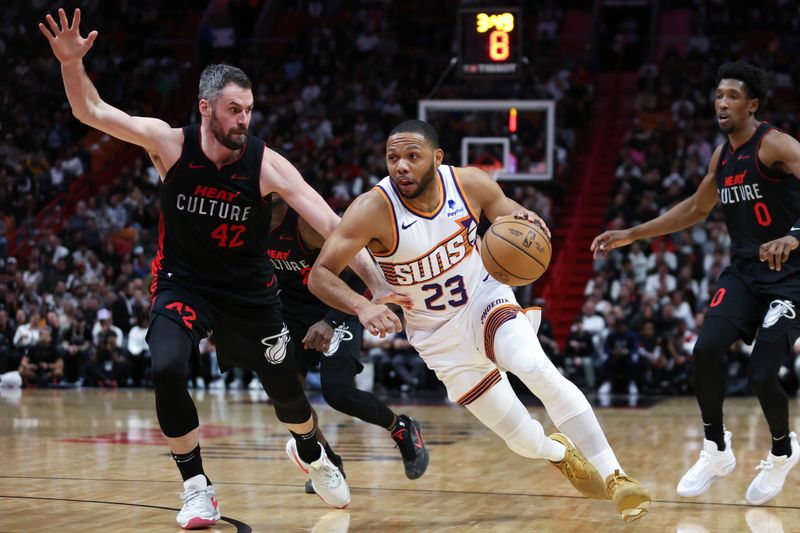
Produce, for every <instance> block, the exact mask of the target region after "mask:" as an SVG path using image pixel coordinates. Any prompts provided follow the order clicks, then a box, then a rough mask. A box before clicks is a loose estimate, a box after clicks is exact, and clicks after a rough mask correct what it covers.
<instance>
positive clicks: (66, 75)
mask: <svg viewBox="0 0 800 533" xmlns="http://www.w3.org/2000/svg"><path fill="white" fill-rule="evenodd" d="M58 18H59V20H58V22H56V20H55V19H54V18H53V17H52V16H51V15H49V14H48V15H47V16H46V17H45V21H46V22H47V25H45V24H43V23H41V22H40V23H39V30H40V31H41V32H42V34H43V35H44V36H45V37H46V38H47V41H48V42H49V43H50V48H52V50H53V55H55V56H56V59H58V60H59V62H60V63H61V76H62V78H63V79H64V89H65V90H66V93H67V99H68V100H69V105H70V107H71V108H72V113H73V114H74V115H75V118H77V119H78V120H80V121H81V122H83V123H84V124H86V125H88V126H91V127H93V128H96V129H98V130H100V131H103V132H105V133H108V134H109V135H111V136H112V137H116V138H117V139H121V140H123V141H126V142H129V143H133V144H136V145H139V146H141V147H143V148H144V149H146V150H147V151H148V152H150V153H151V154H154V155H156V156H159V157H162V156H163V154H161V153H160V150H159V147H160V145H162V144H163V143H165V142H169V140H171V139H172V138H174V139H177V140H178V141H179V142H180V141H182V133H181V132H180V130H174V129H173V128H171V127H170V126H169V124H167V123H166V122H164V121H163V120H158V119H154V118H146V117H132V116H130V115H129V114H127V113H125V112H124V111H122V110H120V109H117V108H115V107H113V106H111V105H109V104H107V103H106V102H104V101H103V100H102V99H101V98H100V95H99V94H98V92H97V89H96V88H95V86H94V84H93V83H92V81H91V80H90V79H89V77H88V76H87V75H86V71H85V70H84V68H83V57H84V56H85V55H86V53H87V52H88V51H89V50H90V49H91V47H92V45H93V44H94V41H95V39H96V38H97V30H94V31H91V32H89V34H88V35H87V36H86V38H84V37H81V34H80V22H81V10H80V9H76V10H75V13H74V15H73V17H72V24H71V25H70V24H69V21H68V20H67V14H66V13H65V12H64V9H59V10H58ZM178 146H180V145H178ZM179 155H180V150H178V153H177V154H174V158H175V159H177V157H178V156H179ZM164 163H165V166H166V167H167V168H168V167H169V166H171V163H174V161H165V162H164Z"/></svg>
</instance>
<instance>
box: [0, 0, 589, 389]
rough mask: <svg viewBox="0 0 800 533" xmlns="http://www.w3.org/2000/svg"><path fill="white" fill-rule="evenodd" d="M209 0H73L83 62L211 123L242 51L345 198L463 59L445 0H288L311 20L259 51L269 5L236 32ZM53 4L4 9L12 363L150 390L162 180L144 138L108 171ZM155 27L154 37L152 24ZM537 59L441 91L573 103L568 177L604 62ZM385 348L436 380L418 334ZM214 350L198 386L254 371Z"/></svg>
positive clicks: (551, 18)
mask: <svg viewBox="0 0 800 533" xmlns="http://www.w3.org/2000/svg"><path fill="white" fill-rule="evenodd" d="M68 4H69V3H68ZM195 4H196V3H195V2H190V1H188V0H187V1H179V2H169V3H162V2H147V3H145V4H143V5H139V4H138V3H137V4H136V5H133V4H130V3H114V2H112V3H108V2H93V1H89V0H85V1H78V2H72V3H71V4H69V5H66V6H65V7H66V8H67V9H68V11H71V9H72V8H73V7H82V9H83V17H82V19H83V22H82V27H83V29H84V31H87V28H88V29H94V28H97V29H99V30H100V37H99V38H98V39H97V41H96V43H95V45H94V47H93V49H92V50H91V51H90V53H89V54H88V55H87V57H86V58H85V61H84V63H85V67H86V70H87V73H88V75H89V76H90V78H91V79H92V81H93V82H94V83H95V84H96V85H97V87H98V92H99V94H100V95H101V96H102V98H103V99H105V100H106V101H108V102H109V103H111V104H112V105H115V106H118V107H120V108H122V109H123V110H125V111H126V112H128V113H130V114H133V115H143V116H157V117H160V118H163V119H165V120H167V121H169V122H170V123H172V124H173V125H175V126H180V125H183V124H186V123H196V122H199V116H198V113H197V109H196V107H197V106H196V79H197V76H198V74H199V71H200V70H201V68H202V66H204V65H205V64H207V63H209V62H225V61H227V62H235V64H237V66H240V67H241V68H242V69H243V70H244V71H245V72H246V73H247V74H248V75H249V76H250V78H251V79H252V81H253V93H254V97H255V110H254V112H253V116H252V121H251V127H250V129H251V133H253V134H254V135H256V136H258V137H261V138H263V139H265V141H266V142H267V144H268V145H269V146H271V147H274V148H275V149H277V150H280V151H281V152H282V153H284V154H285V155H286V156H287V158H288V159H289V160H290V161H292V162H293V163H294V164H295V165H296V166H297V168H298V169H299V170H300V172H301V173H302V175H303V176H304V177H305V178H306V179H307V180H308V181H309V182H310V183H312V185H313V186H314V187H315V188H316V189H317V190H318V191H319V192H320V194H322V195H323V197H324V198H326V199H327V200H328V202H329V203H330V205H331V206H332V207H333V208H334V209H335V210H336V211H339V212H341V211H343V210H344V209H345V208H346V207H347V205H349V203H350V202H351V201H352V200H353V199H354V198H355V197H356V196H357V195H358V194H360V193H361V192H363V191H365V190H367V189H368V188H369V187H371V186H372V185H373V184H375V183H376V182H377V181H378V180H379V179H380V178H382V177H383V176H384V175H385V172H386V167H385V160H384V142H385V137H386V134H387V133H388V131H389V130H390V129H391V128H392V127H394V126H395V125H397V124H398V123H400V122H401V121H403V120H406V119H408V118H413V117H415V116H416V103H417V100H418V99H420V98H423V97H425V96H426V94H425V92H426V91H429V90H430V89H431V88H433V86H434V85H435V82H436V80H437V78H438V77H439V75H440V74H441V73H442V72H443V71H444V69H445V68H446V66H447V64H448V61H449V58H450V56H451V54H452V44H451V43H452V42H453V41H454V37H455V36H454V27H455V26H454V25H453V21H452V20H451V18H452V17H451V14H448V13H447V12H446V11H443V12H442V14H440V15H436V14H435V13H431V14H430V16H427V17H424V18H416V17H415V16H414V13H413V12H410V11H409V10H407V9H405V8H403V7H402V6H399V5H398V4H399V3H391V2H390V3H381V5H376V3H375V2H368V1H363V2H355V3H348V4H347V6H344V5H339V6H334V5H333V4H331V5H327V4H326V3H320V2H297V3H294V4H291V5H287V6H284V7H285V12H281V13H278V14H277V15H276V16H278V19H277V23H285V24H290V23H291V22H292V21H293V20H294V19H295V18H298V17H299V19H300V20H301V21H303V22H304V23H303V24H299V25H297V27H296V28H295V30H294V31H292V32H288V33H285V35H282V34H281V30H280V27H274V28H272V30H273V31H274V34H275V35H282V36H281V37H280V39H278V38H277V37H276V39H277V41H276V42H261V44H260V45H259V46H261V48H258V49H255V51H254V47H256V45H257V44H258V42H259V41H258V39H257V38H256V37H257V36H256V35H255V34H254V32H255V31H256V29H255V26H256V23H255V20H254V19H255V17H254V12H253V5H258V2H256V3H255V4H252V3H250V4H248V3H246V2H245V3H243V2H231V5H230V12H229V13H227V14H226V15H225V16H223V19H224V18H225V17H228V19H227V22H224V21H223V22H222V23H218V24H216V26H222V28H221V29H220V28H219V27H217V28H216V29H215V28H213V26H214V24H212V23H210V22H209V20H208V17H209V15H208V12H207V11H204V10H198V8H197V6H196V5H195ZM245 4H247V5H245ZM383 4H386V5H383ZM51 7H52V6H50V4H49V3H48V2H46V1H44V0H39V1H34V2H31V3H28V4H24V5H23V4H15V5H13V6H11V7H8V8H6V9H4V10H3V14H2V15H0V20H2V21H3V24H2V25H0V58H2V60H3V61H4V62H5V66H6V68H5V69H3V70H2V74H0V76H2V77H3V80H2V81H3V83H0V117H2V118H0V374H2V373H3V372H6V371H13V370H19V371H20V374H21V375H22V378H23V380H24V382H25V383H26V384H27V385H28V386H76V385H83V386H103V387H105V386H108V387H115V386H146V385H148V384H149V373H148V368H149V353H148V350H147V343H146V341H145V338H144V335H145V333H146V331H147V325H148V323H147V317H148V310H149V303H150V300H149V297H150V294H149V285H150V262H151V260H152V258H153V257H154V256H155V253H156V250H157V246H158V243H157V237H156V236H157V230H156V228H157V224H158V217H159V195H158V187H159V176H158V173H157V172H156V170H155V169H154V168H153V166H152V164H151V162H150V161H149V159H148V158H147V156H146V154H145V153H144V152H143V151H136V152H133V154H134V155H132V156H127V155H125V153H120V154H119V155H118V156H117V157H116V159H117V160H116V161H114V163H115V166H113V167H111V168H114V171H113V172H111V173H109V172H107V171H106V170H105V167H104V168H93V163H94V159H93V150H94V148H95V147H94V146H91V145H90V144H89V141H88V139H94V140H93V141H91V142H96V139H97V138H96V137H92V132H91V131H90V130H88V129H87V128H85V127H84V126H82V125H81V124H80V123H78V122H77V121H76V120H75V119H74V118H72V115H71V112H70V109H69V105H68V103H67V100H66V97H65V95H64V94H63V91H62V90H61V86H62V82H61V78H60V71H59V67H58V63H57V61H56V60H55V59H54V58H53V57H52V54H51V52H50V49H49V47H48V46H47V42H46V41H45V40H44V38H43V37H42V36H41V35H40V34H39V31H38V29H37V28H36V24H37V23H38V21H40V20H42V18H43V15H44V13H46V12H47V10H48V9H50V8H51ZM245 8H246V9H245ZM178 14H180V16H179V17H178V16H177V15H178ZM215 16H217V17H219V16H220V15H219V14H217V15H215ZM243 17H244V18H245V19H246V20H243V19H242V18H243ZM281 17H283V18H281ZM181 19H182V20H197V21H199V22H198V24H199V27H200V30H199V31H198V32H197V34H194V33H193V34H191V35H189V37H190V38H192V39H197V52H196V56H195V57H192V58H188V59H187V58H186V57H181V54H180V47H179V46H178V45H180V44H181V43H180V41H181V39H182V38H183V37H180V36H178V37H176V35H177V33H176V32H178V31H179V30H180V24H178V22H179V21H180V20H181ZM122 21H124V23H123V22H122ZM412 21H413V22H414V24H416V25H417V26H418V29H417V31H415V32H413V34H410V33H409V32H407V31H406V30H405V28H406V27H407V25H408V24H409V23H410V22H412ZM539 21H540V24H534V25H532V26H531V30H530V33H531V38H530V46H531V51H534V48H536V49H541V50H551V51H552V50H553V49H554V47H555V44H554V43H555V41H554V39H555V38H556V37H557V32H558V28H559V24H560V19H559V11H558V9H555V8H553V9H549V10H545V11H544V12H543V14H542V15H541V16H540V17H539ZM278 25H279V24H278ZM226 26H232V28H233V32H234V35H233V36H232V37H230V36H229V35H228V36H227V37H226V35H227V33H226ZM145 33H146V34H147V35H148V39H144V40H141V39H138V38H137V36H138V35H142V34H145ZM184 37H185V36H184ZM228 37H230V38H228ZM176 43H177V44H176ZM196 62H199V63H200V64H195V63H196ZM531 68H532V74H531V75H530V76H528V77H525V78H524V79H521V80H518V81H516V82H513V83H507V82H485V83H484V85H483V86H482V87H480V86H476V85H475V84H462V83H461V81H460V80H458V79H457V78H455V77H452V76H451V77H449V78H448V79H447V80H445V82H444V83H443V84H442V86H441V89H440V91H441V94H439V95H438V97H476V96H477V95H478V93H479V91H481V90H483V91H488V90H490V91H492V92H493V97H510V96H512V95H515V96H516V97H524V98H553V99H556V100H557V101H558V102H560V104H559V107H558V109H559V114H558V117H557V120H558V124H559V128H558V137H557V145H558V167H557V169H556V173H557V174H558V175H563V174H565V173H566V172H567V171H568V166H569V154H570V152H571V151H572V150H574V147H575V144H576V142H577V141H576V139H577V138H578V137H579V134H580V126H581V119H580V117H581V116H582V115H583V114H585V113H586V112H588V109H589V107H590V106H591V98H592V91H593V90H592V83H591V74H590V73H589V72H588V71H587V70H586V69H585V68H584V67H581V66H580V65H579V64H578V63H566V62H565V63H559V59H558V57H556V56H555V55H553V54H549V55H548V54H544V55H541V56H539V57H538V58H537V59H536V60H534V61H533V62H532V66H531ZM410 80H413V83H412V82H410ZM459 91H467V92H468V93H469V94H463V93H460V92H459ZM530 144H531V150H532V152H531V154H526V153H519V154H517V156H518V158H519V159H520V160H524V159H525V158H526V157H528V158H531V157H534V158H535V157H539V156H540V155H541V154H539V155H537V153H536V151H537V150H538V151H539V152H541V150H542V149H543V148H542V146H543V145H542V142H541V139H540V140H539V141H536V142H532V143H530ZM80 180H85V181H89V182H90V183H91V187H90V189H89V190H91V192H92V193H91V194H86V195H84V196H83V197H80V198H78V199H77V200H76V201H75V202H74V204H71V205H67V204H65V203H63V202H64V201H65V198H69V196H68V195H65V194H64V193H65V191H68V190H70V188H71V186H72V185H73V184H74V183H76V182H78V181H80ZM509 187H514V186H512V185H509ZM509 194H512V195H514V196H516V197H517V198H519V199H520V201H521V202H522V203H523V204H524V205H526V206H528V207H530V208H531V209H534V210H536V211H537V212H539V213H542V215H543V216H544V217H545V218H548V219H549V220H550V221H552V218H551V217H552V214H551V212H550V204H551V200H550V198H549V197H548V196H547V195H545V194H543V193H542V191H541V190H539V189H538V188H536V187H533V186H530V185H528V186H522V185H520V186H516V187H514V188H513V189H512V190H511V191H509ZM53 205H55V206H56V209H57V210H58V211H59V212H61V213H63V216H62V219H61V220H60V223H59V224H52V225H48V224H47V223H44V224H43V223H41V221H39V220H37V216H36V215H37V213H39V212H41V211H42V210H43V209H45V208H47V207H48V206H53ZM21 229H24V230H25V231H24V232H23V231H20V232H17V230H21ZM15 232H17V233H15ZM19 234H22V235H24V236H25V238H24V239H20V238H18V237H16V238H15V235H19ZM14 250H16V251H14ZM11 251H14V253H11ZM381 350H382V351H381V353H382V354H383V355H381V356H378V352H376V351H374V350H373V352H372V353H373V355H374V356H375V357H376V359H379V360H378V362H377V363H378V364H377V368H378V373H377V377H378V380H379V383H378V386H391V387H392V388H397V389H400V390H408V389H413V388H419V387H423V386H425V383H426V382H427V378H426V376H425V375H424V372H421V371H420V369H419V367H418V366H419V365H416V364H415V363H414V362H413V361H412V362H409V361H411V360H412V358H410V357H408V356H407V354H408V353H409V346H408V345H407V341H405V344H403V340H402V339H394V340H393V341H392V343H391V344H390V345H385V346H382V347H381ZM367 351H368V350H365V353H366V352H367ZM213 356H214V348H213V345H210V344H209V343H204V345H203V348H202V350H201V353H200V354H199V357H198V358H197V360H196V361H193V368H192V380H193V381H194V382H196V383H197V384H198V386H200V384H201V383H202V385H210V384H211V383H212V382H217V386H219V384H220V383H227V386H229V387H231V386H232V387H236V386H240V385H241V386H246V385H247V384H248V382H249V377H248V376H247V375H240V374H238V373H237V374H231V375H229V376H227V377H226V379H225V380H220V379H219V377H218V375H217V373H216V372H214V369H213V368H212V367H213V366H214V363H213V362H214V358H213ZM423 370H424V369H423ZM381 381H383V382H385V383H382V382H381Z"/></svg>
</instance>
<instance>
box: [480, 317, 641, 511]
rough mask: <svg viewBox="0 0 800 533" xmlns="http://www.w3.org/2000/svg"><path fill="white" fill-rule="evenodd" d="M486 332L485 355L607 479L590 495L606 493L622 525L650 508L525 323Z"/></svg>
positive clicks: (511, 321) (582, 400)
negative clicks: (532, 398)
mask: <svg viewBox="0 0 800 533" xmlns="http://www.w3.org/2000/svg"><path fill="white" fill-rule="evenodd" d="M487 322H489V319H487ZM487 331H490V332H493V338H488V339H486V346H487V355H489V354H490V355H492V356H493V357H494V358H495V361H496V362H497V364H498V366H500V367H501V368H504V369H507V370H509V371H511V372H513V373H514V375H516V376H517V377H518V378H519V379H520V380H522V382H523V383H525V385H526V386H527V387H528V388H529V389H530V390H531V392H533V393H534V394H535V395H536V396H537V397H538V398H539V399H540V400H541V401H542V403H543V404H544V406H545V409H546V410H547V414H548V415H549V416H550V418H551V419H552V420H553V423H554V424H555V425H556V427H558V428H559V430H560V431H562V432H563V433H564V434H565V435H566V436H568V437H569V438H570V439H572V441H573V442H574V443H575V444H577V448H579V449H580V450H581V451H582V452H583V453H585V454H586V457H588V462H589V463H590V464H592V465H593V468H596V469H597V471H598V472H599V474H598V475H599V476H600V479H604V480H605V484H604V486H605V488H604V490H602V491H599V488H598V487H596V486H593V488H592V494H593V495H595V496H594V497H602V494H605V496H606V497H608V498H609V499H612V500H613V501H614V504H615V506H616V508H617V511H618V512H619V513H620V514H621V515H622V517H623V519H624V520H626V521H630V520H635V519H637V518H640V517H641V516H643V515H644V514H645V513H646V512H647V510H648V509H649V506H650V501H651V497H650V493H649V492H648V491H647V490H646V489H645V488H644V487H642V486H641V485H640V484H639V483H638V482H637V481H635V480H634V479H632V478H630V477H629V476H627V475H625V473H624V472H623V471H622V467H621V466H620V465H619V462H618V461H617V458H616V456H615V455H614V452H613V450H612V449H611V447H610V446H609V444H608V440H607V439H606V437H605V434H604V433H603V430H602V428H601V427H600V423H599V422H598V421H597V417H596V416H595V414H594V411H592V408H591V405H589V402H588V401H587V400H586V397H585V396H584V395H583V393H582V392H581V391H580V389H578V387H576V386H575V384H574V383H572V382H571V381H569V380H568V379H567V378H565V377H564V376H562V375H561V373H560V372H559V371H558V369H556V367H555V366H554V365H553V363H552V362H551V361H550V360H549V359H548V358H547V355H545V353H544V350H542V347H541V345H540V344H539V340H538V339H537V338H536V335H535V332H534V330H533V328H532V327H531V324H530V323H529V322H528V320H526V318H525V317H523V316H522V315H520V314H517V315H515V316H513V317H509V318H507V319H506V320H504V322H503V323H501V324H499V325H495V327H494V328H491V329H487ZM490 334H492V333H490ZM520 346H524V347H526V348H525V349H520ZM489 347H491V350H489V349H488V348H489Z"/></svg>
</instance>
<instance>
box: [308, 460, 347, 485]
mask: <svg viewBox="0 0 800 533" xmlns="http://www.w3.org/2000/svg"><path fill="white" fill-rule="evenodd" d="M328 459H330V461H331V462H332V463H333V464H334V465H336V468H338V469H339V471H340V472H341V473H342V476H343V477H344V478H345V479H347V474H345V473H344V466H343V465H342V456H341V455H336V454H335V453H334V454H328ZM306 494H316V493H315V492H314V486H313V485H311V479H307V480H306Z"/></svg>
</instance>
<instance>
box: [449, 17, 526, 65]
mask: <svg viewBox="0 0 800 533" xmlns="http://www.w3.org/2000/svg"><path fill="white" fill-rule="evenodd" d="M458 17H459V22H458V28H459V37H458V47H459V58H460V71H459V74H460V75H461V76H467V77H484V76H486V77H491V76H516V75H518V74H519V72H520V65H519V62H520V56H521V50H520V45H521V41H520V36H521V35H522V31H521V28H520V27H519V26H520V24H521V22H522V21H521V18H520V10H519V9H518V8H512V7H509V8H505V7H499V8H469V9H462V10H461V11H460V12H459V15H458Z"/></svg>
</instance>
